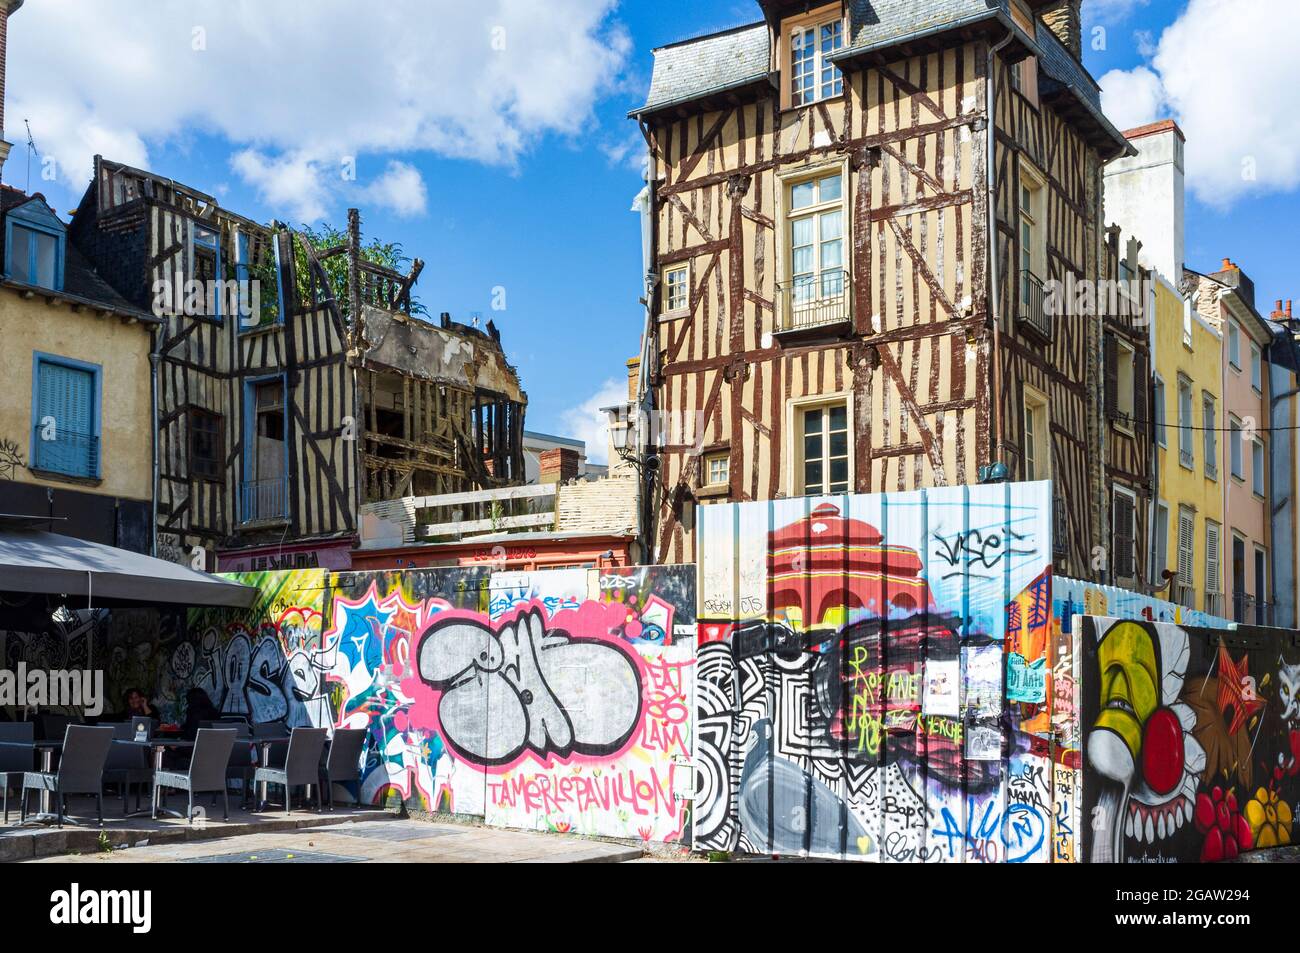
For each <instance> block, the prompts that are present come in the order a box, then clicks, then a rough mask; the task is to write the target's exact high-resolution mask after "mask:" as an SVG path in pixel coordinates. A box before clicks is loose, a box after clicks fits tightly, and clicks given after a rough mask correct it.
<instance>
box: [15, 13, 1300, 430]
mask: <svg viewBox="0 0 1300 953" xmlns="http://www.w3.org/2000/svg"><path fill="white" fill-rule="evenodd" d="M151 2H155V3H157V4H158V5H159V9H160V11H161V12H160V13H159V15H158V16H156V17H154V18H152V22H151V18H143V19H139V20H137V19H133V18H122V17H113V16H112V15H110V14H108V13H105V12H103V11H104V8H106V7H111V6H112V5H111V4H102V5H101V4H99V3H98V2H95V0H42V3H40V4H28V5H26V6H25V7H24V8H23V9H22V10H20V11H19V13H18V14H16V15H15V17H14V19H13V21H12V23H11V25H10V34H9V40H10V53H9V88H8V97H9V109H8V112H7V115H6V127H7V128H6V138H7V139H8V140H9V141H10V142H14V143H16V144H17V145H16V147H15V149H14V152H13V155H12V157H11V159H10V161H9V163H8V164H7V166H6V168H5V180H6V181H7V182H9V183H10V184H13V185H17V186H19V187H23V186H24V185H25V184H26V175H27V173H26V157H25V154H24V148H23V146H22V143H23V142H24V141H25V139H26V132H25V130H24V128H23V125H22V120H23V119H29V120H30V121H31V125H32V132H33V134H34V136H35V138H36V143H37V146H38V148H39V149H40V150H41V154H42V156H50V155H56V156H58V157H59V163H58V166H57V168H58V175H57V178H56V180H55V181H38V180H40V179H41V169H42V168H43V167H42V166H41V165H40V160H39V159H38V160H36V163H37V164H36V165H35V166H34V167H33V172H32V180H33V188H41V189H43V190H44V191H45V192H46V194H47V195H48V196H49V198H50V199H51V201H52V202H53V203H54V204H55V205H56V207H59V208H60V209H68V208H70V207H71V206H72V205H73V204H74V203H75V201H76V198H77V197H78V196H79V195H80V193H81V191H82V190H83V189H84V184H85V181H86V179H85V174H84V172H81V169H83V168H84V167H85V165H86V163H87V161H88V157H89V156H90V155H93V154H94V152H96V151H99V152H102V153H104V154H105V155H107V156H109V157H111V158H116V159H118V160H121V161H127V162H131V163H132V164H141V163H147V167H148V168H150V169H152V170H153V171H155V172H158V173H160V174H163V175H168V176H171V177H173V178H175V179H177V180H179V181H182V182H185V183H186V184H189V185H192V186H194V187H196V188H200V189H203V190H205V191H209V192H213V193H214V194H216V195H218V196H219V197H220V199H221V201H222V202H223V204H225V205H226V206H227V207H229V208H231V209H234V210H236V211H238V212H241V213H243V214H245V215H248V216H250V217H253V218H257V219H260V220H264V221H269V220H270V219H272V218H279V219H281V220H285V221H290V222H293V223H298V222H301V221H304V220H308V219H316V220H319V219H320V218H323V219H324V220H327V221H330V222H334V223H336V224H341V223H342V222H343V221H344V218H345V209H346V208H347V206H348V205H349V204H357V205H359V206H360V207H361V208H362V212H363V217H364V225H363V228H364V230H365V233H366V234H367V235H369V236H378V237H381V238H383V239H385V240H396V241H399V242H401V243H402V244H403V245H404V246H405V248H406V250H407V252H408V253H409V254H411V255H414V256H419V257H421V258H423V259H424V260H425V262H426V265H425V269H424V272H423V275H422V277H421V279H420V283H419V286H418V294H419V297H420V298H421V300H422V301H423V302H424V304H425V306H426V307H427V308H428V309H429V311H430V312H432V313H434V314H437V313H438V312H441V311H450V312H451V313H452V314H453V315H454V316H455V317H457V318H458V319H465V318H467V317H468V316H469V315H470V314H472V313H474V312H478V313H481V314H482V316H483V320H485V321H486V320H487V319H488V318H491V319H493V320H495V322H496V323H497V325H498V326H499V327H500V328H501V331H502V335H503V341H504V343H505V345H506V348H507V352H508V355H509V357H510V359H511V360H512V361H513V362H514V363H515V364H516V365H517V366H518V368H519V370H520V372H521V374H522V376H523V382H524V386H525V388H526V389H527V391H528V394H529V398H530V405H529V410H528V426H529V428H530V429H533V430H543V431H550V432H558V433H566V434H572V435H575V436H579V437H583V438H585V439H588V441H589V442H594V441H595V440H597V439H599V431H598V427H597V424H596V422H595V419H594V418H593V417H592V415H591V413H590V411H591V410H592V408H594V407H597V406H599V405H601V404H602V403H608V402H610V401H611V400H612V399H613V395H614V394H615V393H617V391H618V390H619V388H620V387H621V386H623V385H624V381H625V374H626V371H625V366H624V362H625V361H626V360H627V358H628V357H630V356H632V355H633V354H634V353H635V352H636V351H637V347H638V338H639V334H640V331H641V322H642V313H641V309H640V306H639V304H638V301H637V299H638V297H639V295H640V291H641V289H640V242H639V231H638V229H639V226H638V221H637V217H636V215H635V214H633V213H632V212H631V211H630V207H631V203H632V199H633V197H634V196H635V194H636V193H637V191H638V190H639V188H640V185H641V183H640V176H639V172H638V161H639V157H640V155H641V154H642V152H643V144H642V140H641V138H640V135H639V133H638V132H637V130H636V126H635V123H633V122H632V121H631V120H628V119H626V118H625V116H626V113H627V111H628V110H629V109H631V108H633V107H635V106H636V105H639V103H640V102H641V101H642V100H643V97H644V93H645V89H646V87H647V85H648V82H649V74H650V67H651V50H652V49H653V48H654V47H655V46H659V45H662V44H664V43H668V42H672V41H674V40H678V39H681V38H684V37H687V36H692V35H698V34H701V33H706V32H710V31H713V30H717V29H722V28H726V27H729V26H733V25H736V24H738V23H743V22H749V21H752V20H754V19H756V18H757V4H756V3H754V2H752V0H719V2H713V3H707V2H699V0H694V2H688V0H654V2H651V0H623V2H617V3H616V2H615V0H554V2H552V3H549V4H540V3H537V4H532V3H529V4H521V3H520V2H519V0H483V2H482V3H481V4H480V3H476V4H468V5H464V4H451V3H449V2H447V0H434V2H433V3H430V2H429V0H418V2H417V0H391V2H390V4H387V5H385V7H384V8H382V9H383V12H376V13H374V14H368V16H370V17H371V19H370V20H367V21H365V22H363V23H360V24H359V25H358V26H357V27H356V28H355V29H350V30H348V31H339V30H337V29H336V25H337V23H338V22H340V19H341V18H342V17H345V16H348V17H352V16H356V7H355V4H353V3H351V2H350V0H348V2H344V0H315V2H314V3H311V4H304V3H302V2H300V0H282V2H280V3H277V4H275V5H270V4H265V5H263V4H253V3H250V2H248V0H221V2H218V0H151ZM1190 3H1191V7H1192V9H1190V10H1189V8H1188V3H1187V2H1177V0H1147V2H1143V0H1086V2H1085V10H1086V11H1088V24H1087V25H1088V27H1089V30H1090V32H1089V34H1088V43H1087V49H1086V62H1087V65H1088V66H1089V67H1090V69H1091V70H1092V71H1093V73H1094V75H1096V76H1098V77H1102V76H1104V75H1108V74H1109V75H1110V76H1111V77H1112V80H1113V85H1114V86H1115V87H1117V88H1119V89H1120V90H1121V94H1122V95H1121V98H1120V100H1119V101H1118V102H1115V101H1114V100H1113V99H1112V101H1108V104H1107V108H1108V110H1109V109H1111V108H1112V104H1113V105H1114V108H1115V110H1116V112H1117V113H1121V114H1122V115H1120V116H1119V118H1118V120H1117V122H1118V124H1120V125H1121V128H1123V127H1124V126H1125V125H1126V124H1130V123H1129V121H1131V124H1136V123H1137V122H1139V121H1145V119H1146V118H1155V117H1157V116H1164V115H1176V116H1177V117H1178V118H1179V119H1180V121H1182V122H1183V123H1184V126H1185V129H1186V130H1187V131H1188V134H1189V142H1188V152H1189V166H1191V168H1189V190H1190V191H1189V197H1188V220H1187V258H1188V264H1189V265H1191V266H1192V267H1195V268H1198V269H1201V270H1209V271H1212V270H1215V269H1216V268H1217V264H1218V262H1219V260H1220V259H1221V258H1222V257H1224V256H1231V257H1232V258H1233V259H1234V260H1236V261H1237V262H1238V263H1239V264H1241V266H1242V267H1243V268H1244V269H1245V270H1246V271H1247V273H1249V274H1250V275H1251V276H1252V277H1253V278H1254V279H1255V282H1256V285H1257V288H1258V296H1259V303H1260V306H1261V310H1264V311H1267V310H1270V309H1271V303H1272V301H1273V299H1275V298H1278V297H1282V298H1285V297H1288V296H1295V297H1300V288H1298V287H1297V286H1296V284H1295V281H1294V277H1293V275H1292V272H1291V263H1292V262H1293V261H1294V260H1295V257H1296V251H1297V242H1296V239H1295V237H1294V235H1295V229H1294V226H1293V222H1294V219H1295V212H1296V209H1297V199H1296V193H1295V187H1296V182H1297V180H1300V168H1296V167H1294V163H1289V162H1288V158H1287V157H1288V156H1289V155H1292V154H1294V153H1296V152H1300V142H1298V141H1297V136H1296V133H1295V129H1296V126H1295V123H1296V120H1295V118H1294V116H1293V115H1292V109H1291V106H1290V103H1289V102H1285V101H1284V99H1283V98H1282V97H1279V96H1276V95H1275V96H1274V97H1273V99H1275V100H1277V102H1276V103H1273V102H1271V101H1270V102H1269V103H1267V104H1265V103H1260V104H1259V108H1260V110H1261V112H1262V115H1261V116H1260V117H1255V118H1253V119H1252V118H1251V117H1249V116H1246V117H1238V120H1237V123H1236V125H1233V124H1232V123H1231V122H1229V123H1228V131H1227V132H1226V133H1225V132H1221V131H1219V130H1220V129H1221V128H1222V123H1223V120H1224V112H1225V110H1224V107H1223V104H1222V103H1221V102H1219V101H1217V100H1216V99H1215V98H1214V97H1215V96H1216V95H1221V96H1225V97H1231V96H1233V95H1237V96H1245V95H1249V94H1250V92H1251V89H1252V88H1253V87H1251V86H1249V85H1247V86H1246V87H1245V88H1244V89H1239V88H1237V87H1233V86H1232V83H1234V82H1236V83H1241V82H1246V81H1243V80H1241V79H1240V78H1237V79H1233V76H1234V74H1235V73H1239V72H1241V69H1242V68H1246V71H1247V72H1249V68H1248V67H1249V66H1250V64H1253V63H1256V62H1257V61H1258V60H1259V51H1254V52H1253V51H1252V48H1253V45H1254V43H1255V41H1254V40H1252V41H1250V42H1249V43H1243V44H1242V46H1241V48H1225V47H1224V46H1220V47H1219V49H1220V50H1221V53H1220V54H1219V55H1218V56H1214V57H1210V56H1206V57H1204V58H1203V59H1202V60H1201V62H1200V63H1199V64H1198V65H1197V68H1196V69H1195V70H1191V71H1183V72H1180V67H1179V65H1178V64H1179V63H1180V62H1181V61H1182V60H1184V59H1187V58H1188V57H1187V54H1186V52H1185V51H1186V50H1188V49H1199V52H1200V53H1206V49H1205V44H1206V43H1209V44H1210V46H1211V47H1213V45H1214V43H1215V42H1218V41H1220V40H1222V38H1223V37H1224V36H1229V35H1230V31H1224V30H1223V29H1222V27H1221V26H1214V25H1209V26H1207V25H1206V21H1207V20H1213V19H1215V18H1216V16H1217V15H1218V14H1224V13H1231V15H1232V19H1235V20H1242V19H1245V20H1246V21H1250V19H1251V18H1252V17H1256V18H1259V20H1260V22H1261V23H1263V22H1265V21H1264V18H1265V17H1272V16H1273V15H1275V14H1278V13H1280V12H1281V11H1282V10H1284V9H1286V10H1293V9H1294V8H1296V7H1300V4H1293V3H1291V2H1290V0H1240V2H1231V0H1190ZM463 7H473V8H474V13H473V14H471V13H468V12H465V11H464V10H463V9H461V8H463ZM295 8H296V9H295ZM480 8H482V11H485V12H480ZM376 9H377V10H378V9H379V8H376ZM431 10H432V11H433V13H434V14H436V16H435V15H433V14H431V13H430V11H431ZM272 11H274V12H272ZM1287 15H1293V14H1292V13H1288V14H1287ZM403 16H405V17H406V18H405V19H403ZM96 18H99V20H98V22H88V21H95V20H96ZM70 20H75V21H77V22H81V23H83V24H84V25H85V26H86V30H85V31H84V32H85V33H86V34H87V35H90V36H92V37H98V38H99V39H100V40H103V39H104V38H106V37H112V38H113V39H114V42H112V43H108V42H100V43H97V44H95V43H93V42H90V41H88V42H87V44H86V45H85V46H84V47H80V48H79V47H77V46H76V44H78V43H79V42H81V41H80V40H78V39H77V38H76V37H75V35H70V34H69V33H68V32H67V24H68V22H70ZM118 21H122V22H121V23H119V22H118ZM126 21H130V22H126ZM376 21H377V22H376ZM1095 27H1100V28H1101V29H1103V30H1104V31H1105V32H1104V33H1103V34H1096V33H1093V32H1091V30H1092V29H1093V28H1095ZM1171 27H1172V28H1173V29H1171ZM1248 27H1250V24H1249V22H1247V23H1246V25H1245V26H1243V28H1242V29H1243V30H1247V28H1248ZM458 28H460V30H461V32H460V33H459V34H458ZM498 30H499V31H500V34H499V36H498V34H497V33H496V32H494V31H498ZM114 31H119V32H117V33H116V34H115V33H114ZM1198 31H1199V32H1198ZM1206 31H1209V32H1208V33H1207V32H1206ZM1274 33H1280V34H1282V35H1283V36H1288V37H1289V38H1288V39H1286V40H1285V43H1284V42H1282V41H1280V40H1271V39H1270V36H1271V35H1273V34H1274ZM457 35H460V36H462V37H464V36H469V37H487V38H488V42H489V43H495V42H496V41H497V40H498V39H499V40H500V49H497V48H496V47H493V48H492V50H487V49H484V48H483V46H481V45H480V46H472V47H471V49H469V50H468V51H467V50H466V49H465V48H464V46H465V44H463V43H455V42H454V38H455V37H456V36H457ZM1245 35H1248V36H1249V35H1252V33H1251V32H1249V31H1248V32H1246V34H1245ZM1253 35H1254V36H1256V37H1258V38H1259V42H1263V43H1265V44H1270V43H1271V44H1272V45H1274V46H1276V48H1277V50H1278V55H1279V58H1280V57H1282V56H1283V55H1284V54H1285V55H1286V61H1289V60H1290V59H1291V57H1290V55H1289V50H1287V46H1286V44H1289V43H1291V42H1293V38H1294V37H1295V36H1296V35H1300V30H1292V31H1289V33H1288V31H1287V30H1278V31H1269V30H1254V32H1253ZM1098 36H1100V37H1101V38H1102V40H1103V41H1104V42H1100V43H1099V42H1097V37H1098ZM119 43H121V44H126V48H125V50H123V49H122V47H121V46H119V45H118V44H119ZM349 43H351V44H352V45H351V46H349ZM50 44H55V45H57V46H58V47H59V48H60V49H63V50H64V51H65V55H64V56H62V57H60V59H59V60H58V61H55V62H56V63H57V64H58V65H57V66H56V67H52V66H51V65H50V63H49V60H50V58H49V57H48V56H47V55H45V53H44V52H43V51H44V50H48V49H49V48H52V47H51V46H50ZM70 45H71V48H69V46H70ZM105 46H106V47H108V48H109V49H110V50H112V53H111V55H109V54H107V53H103V52H101V50H100V48H102V47H105ZM1096 46H1101V47H1104V48H1102V49H1094V48H1093V47H1096ZM1264 52H1265V53H1267V50H1265V51H1264ZM348 55H352V56H353V60H354V61H355V62H357V63H358V66H357V68H356V70H355V71H354V72H353V73H352V74H349V73H348V71H347V70H346V68H345V67H344V66H343V65H341V64H342V63H343V62H345V61H346V60H345V58H346V57H347V56H348ZM155 60H156V61H157V63H156V64H155V63H154V61H155ZM1218 60H1222V61H1224V62H1223V63H1219V64H1218V65H1217V66H1216V65H1214V63H1213V62H1211V61H1218ZM281 61H288V62H293V63H296V64H298V65H297V66H296V67H295V69H294V71H292V72H286V71H284V70H282V69H277V68H276V67H275V64H276V63H277V62H281ZM1224 63H1226V64H1227V65H1226V66H1225V65H1224ZM142 64H149V65H142ZM1203 73H1205V74H1207V75H1205V76H1202V75H1201V74H1203ZM1225 77H1226V78H1225ZM1267 79H1268V77H1267V76H1264V77H1257V78H1256V82H1257V83H1259V84H1263V83H1264V82H1265V81H1266V80H1267ZM1225 83H1226V84H1227V86H1228V88H1227V89H1221V87H1223V86H1224V85H1225ZM1198 84H1202V85H1198ZM1209 84H1217V85H1209ZM1107 85H1108V87H1109V86H1111V85H1112V83H1110V82H1108V83H1107ZM1280 85H1281V86H1282V88H1286V86H1285V84H1280ZM1207 88H1209V89H1211V90H1214V89H1221V91H1220V92H1218V93H1213V94H1205V93H1204V91H1205V90H1206V89H1207ZM1229 102H1231V100H1229ZM1237 107H1238V109H1239V110H1245V111H1247V112H1248V111H1249V107H1248V101H1247V105H1243V101H1242V100H1240V99H1239V100H1238V101H1237ZM1269 110H1272V112H1271V113H1270V111H1269ZM1203 130H1204V131H1206V134H1205V135H1204V137H1203V141H1199V142H1198V141H1197V140H1196V139H1194V138H1193V137H1192V133H1193V131H1198V132H1199V131H1203ZM1279 130H1280V134H1279ZM1265 133H1266V134H1265ZM1225 135H1226V136H1228V137H1230V138H1231V137H1234V136H1235V138H1236V140H1237V141H1234V142H1233V143H1232V144H1231V146H1232V147H1231V148H1228V147H1226V146H1225V144H1224V142H1223V139H1224V136H1225ZM1252 139H1262V140H1266V141H1265V142H1264V143H1262V144H1261V143H1259V142H1253V141H1251V140H1252ZM1206 143H1208V144H1209V145H1210V147H1211V148H1210V149H1208V150H1206V151H1205V152H1203V153H1200V155H1201V156H1202V157H1203V158H1204V160H1205V161H1202V162H1200V164H1199V166H1198V159H1197V156H1198V149H1201V148H1202V146H1203V145H1205V144H1206ZM1234 150H1235V151H1234ZM1256 152H1257V153H1259V159H1258V167H1259V176H1258V180H1257V181H1255V182H1253V183H1249V184H1247V185H1244V186H1242V187H1240V188H1238V187H1237V186H1236V185H1234V184H1233V181H1232V176H1233V174H1234V173H1235V169H1236V164H1237V163H1238V162H1239V154H1240V155H1246V154H1252V155H1253V154H1254V153H1256ZM339 156H355V167H356V179H355V181H349V182H345V183H340V182H338V181H335V179H337V178H338V177H337V176H336V175H334V173H333V169H334V168H335V167H336V165H337V164H338V160H339ZM1198 168H1200V169H1202V170H1203V172H1202V173H1197V174H1198V175H1200V179H1199V181H1201V182H1205V183H1211V182H1212V184H1207V185H1205V187H1204V188H1202V189H1200V191H1197V182H1196V181H1194V180H1193V179H1192V178H1190V176H1192V175H1193V173H1194V172H1195V171H1196V170H1197V169H1198ZM1225 170H1226V171H1225ZM1225 183H1226V184H1225ZM497 288H501V289H504V292H505V304H506V307H505V310H504V311H494V310H493V309H492V303H493V294H494V289H497ZM584 408H585V409H584ZM591 449H592V450H593V451H594V450H595V448H591ZM597 455H598V454H597Z"/></svg>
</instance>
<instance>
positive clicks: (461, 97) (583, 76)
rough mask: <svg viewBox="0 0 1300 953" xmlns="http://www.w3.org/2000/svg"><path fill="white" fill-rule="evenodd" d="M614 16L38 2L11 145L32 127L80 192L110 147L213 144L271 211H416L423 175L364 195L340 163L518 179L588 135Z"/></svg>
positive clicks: (20, 57) (346, 1) (217, 1)
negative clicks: (430, 161) (352, 194)
mask: <svg viewBox="0 0 1300 953" xmlns="http://www.w3.org/2000/svg"><path fill="white" fill-rule="evenodd" d="M614 5H615V0H548V2H547V3H537V2H535V0H476V2H474V3H464V2H460V0H432V2H431V0H384V2H383V3H371V4H368V5H365V6H362V7H358V6H357V4H356V3H355V2H354V0H277V2H275V3H266V2H264V0H155V2H154V3H153V4H152V5H151V6H150V13H149V16H147V17H132V16H123V15H122V11H121V9H120V7H119V6H118V5H116V4H111V3H104V2H102V0H41V2H40V3H31V4H26V5H25V6H24V7H23V8H22V9H21V10H20V11H19V12H18V13H17V14H15V16H14V17H13V19H12V21H11V22H10V24H9V51H8V57H9V62H8V68H9V74H8V95H9V105H8V109H7V112H6V118H7V121H8V126H9V128H8V129H7V131H6V132H7V135H6V138H8V140H9V141H10V142H22V141H25V139H26V134H25V132H22V133H21V135H20V131H21V130H22V121H23V119H30V120H31V123H32V131H33V133H34V135H35V137H36V141H37V145H38V146H39V147H40V148H41V150H42V152H44V153H46V154H49V155H53V156H55V157H56V158H57V159H58V164H59V166H60V167H61V169H63V170H64V172H63V173H62V175H61V176H60V181H62V182H63V183H64V184H65V185H67V187H68V189H69V191H70V192H72V193H74V194H79V193H80V192H81V191H82V190H83V189H84V183H85V181H86V171H87V170H88V169H89V167H90V159H91V157H92V156H93V155H94V154H95V153H96V152H100V153H102V154H104V155H106V156H109V157H111V158H114V159H117V160H120V161H126V162H129V163H130V164H132V165H147V163H148V147H149V146H151V145H157V144H160V143H163V142H178V141H185V140H186V139H187V138H188V137H192V136H193V135H194V134H195V133H201V134H207V135H215V136H217V137H220V138H221V139H224V140H227V141H228V142H229V143H231V144H232V148H231V152H232V153H233V155H232V165H233V166H234V168H235V170H236V171H237V172H238V173H239V174H240V175H242V176H244V177H245V178H246V179H248V181H250V182H252V183H253V184H254V185H256V186H257V187H258V188H259V189H261V190H262V192H263V194H264V196H265V197H266V198H267V200H268V201H270V202H272V203H275V204H276V205H277V206H282V208H280V207H277V208H275V209H273V210H272V211H273V213H276V212H282V213H284V214H288V213H301V212H306V211H310V212H316V213H318V214H319V213H320V211H321V210H322V209H324V208H326V207H327V206H332V205H334V204H336V203H337V202H338V201H339V200H341V199H343V198H344V197H346V196H347V193H348V191H349V189H351V190H354V191H358V192H360V193H361V194H362V195H363V196H365V195H368V196H370V197H371V198H372V200H375V201H380V202H386V203H388V204H389V205H390V207H392V208H393V209H394V210H395V211H398V212H400V213H402V214H418V212H419V211H420V210H421V209H422V208H423V183H422V182H419V183H418V184H417V179H418V173H416V172H415V170H414V168H413V167H412V166H410V165H409V164H406V163H399V167H398V168H394V166H393V164H391V162H390V163H389V164H387V165H383V164H375V163H366V162H358V165H359V166H361V167H365V166H367V165H374V166H375V167H377V168H380V169H382V170H383V171H382V172H381V173H380V174H379V175H378V176H377V177H376V179H375V180H373V181H369V182H367V181H365V180H364V178H363V177H359V178H358V180H357V181H356V182H355V183H349V182H348V181H347V180H345V179H344V178H342V177H340V176H338V175H337V174H336V169H337V168H338V166H339V164H340V163H341V162H342V161H343V159H344V157H346V156H357V157H360V158H364V157H375V156H378V157H381V158H385V159H389V160H391V159H392V158H393V157H394V156H395V155H397V154H400V153H409V152H430V153H435V154H437V155H440V156H448V157H455V158H462V159H468V160H472V161H477V162H485V163H491V164H498V165H503V166H506V167H511V166H513V165H514V164H516V163H517V162H518V160H519V159H520V157H521V156H522V155H523V154H524V153H525V152H526V151H527V150H528V149H529V148H530V147H531V146H532V145H533V144H534V143H535V142H536V141H537V140H538V139H539V138H540V137H542V136H545V135H548V134H559V135H566V136H575V135H578V134H579V133H588V132H590V131H591V128H592V124H593V122H594V120H593V118H592V115H593V114H592V107H593V105H594V103H595V102H596V101H597V99H598V98H600V97H601V96H602V95H604V94H606V93H608V92H609V91H610V90H611V89H614V88H616V85H617V83H618V81H619V75H620V73H621V71H622V70H623V67H624V64H625V61H626V60H627V58H628V54H629V51H630V46H631V43H630V40H629V38H628V36H627V34H626V33H625V31H624V30H623V29H622V28H621V27H620V26H618V25H617V24H616V23H613V22H612V21H611V20H610V14H611V10H612V8H613V7H614ZM52 50H56V51H58V55H57V56H52V55H50V53H51V51H52ZM16 137H17V138H16ZM12 174H13V173H12V172H11V176H12ZM34 178H35V172H33V179H34ZM195 185H198V186H200V187H202V184H201V183H195ZM297 217H299V218H303V217H304V216H303V215H301V214H298V215H297Z"/></svg>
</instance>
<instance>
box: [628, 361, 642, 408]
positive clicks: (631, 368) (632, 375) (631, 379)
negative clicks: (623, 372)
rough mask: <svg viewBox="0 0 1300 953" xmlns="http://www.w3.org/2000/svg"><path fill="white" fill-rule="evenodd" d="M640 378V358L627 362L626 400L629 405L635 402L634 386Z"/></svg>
mask: <svg viewBox="0 0 1300 953" xmlns="http://www.w3.org/2000/svg"><path fill="white" fill-rule="evenodd" d="M640 376H641V358H640V356H637V357H634V358H632V359H631V360H629V361H628V362H627V399H628V401H629V402H630V403H635V402H636V385H637V380H638V378H640Z"/></svg>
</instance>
